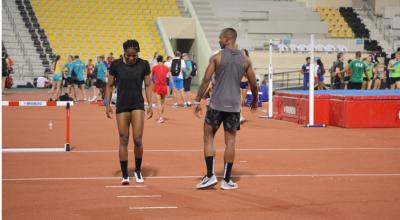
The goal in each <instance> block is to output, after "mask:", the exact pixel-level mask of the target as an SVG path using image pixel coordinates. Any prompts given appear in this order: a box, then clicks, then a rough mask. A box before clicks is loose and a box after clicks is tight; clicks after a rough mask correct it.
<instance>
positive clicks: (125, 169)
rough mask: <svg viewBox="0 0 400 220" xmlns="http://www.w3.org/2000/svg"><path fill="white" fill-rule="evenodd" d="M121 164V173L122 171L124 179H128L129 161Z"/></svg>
mask: <svg viewBox="0 0 400 220" xmlns="http://www.w3.org/2000/svg"><path fill="white" fill-rule="evenodd" d="M119 163H120V164H121V171H122V177H123V178H124V179H127V178H128V161H126V160H125V161H120V162H119Z"/></svg>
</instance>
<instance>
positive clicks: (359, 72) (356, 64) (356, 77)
mask: <svg viewBox="0 0 400 220" xmlns="http://www.w3.org/2000/svg"><path fill="white" fill-rule="evenodd" d="M348 68H350V69H351V75H350V80H349V85H348V89H361V88H362V83H363V75H364V76H365V77H366V78H367V80H366V81H369V80H370V78H369V76H368V74H367V65H366V64H365V63H364V62H362V61H361V52H360V51H357V52H356V57H355V59H354V60H352V61H351V62H350V64H349V66H348Z"/></svg>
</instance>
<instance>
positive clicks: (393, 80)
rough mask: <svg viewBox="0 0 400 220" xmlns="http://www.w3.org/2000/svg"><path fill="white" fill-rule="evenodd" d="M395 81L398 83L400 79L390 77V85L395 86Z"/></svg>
mask: <svg viewBox="0 0 400 220" xmlns="http://www.w3.org/2000/svg"><path fill="white" fill-rule="evenodd" d="M397 81H400V77H390V84H395V83H396V82H397Z"/></svg>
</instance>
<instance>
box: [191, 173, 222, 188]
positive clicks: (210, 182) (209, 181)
mask: <svg viewBox="0 0 400 220" xmlns="http://www.w3.org/2000/svg"><path fill="white" fill-rule="evenodd" d="M217 183H218V180H217V177H216V176H215V175H212V176H211V177H208V176H207V175H206V176H204V177H203V179H202V180H201V182H200V183H198V184H197V185H196V188H197V189H205V188H208V187H211V186H214V185H215V184H217Z"/></svg>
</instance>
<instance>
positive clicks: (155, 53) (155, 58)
mask: <svg viewBox="0 0 400 220" xmlns="http://www.w3.org/2000/svg"><path fill="white" fill-rule="evenodd" d="M158 55H159V53H158V51H156V52H154V56H153V59H152V60H151V61H150V67H153V66H155V65H157V64H158V62H157V57H158Z"/></svg>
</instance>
